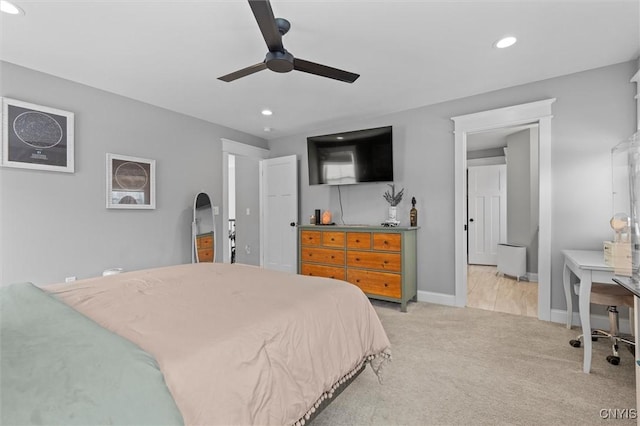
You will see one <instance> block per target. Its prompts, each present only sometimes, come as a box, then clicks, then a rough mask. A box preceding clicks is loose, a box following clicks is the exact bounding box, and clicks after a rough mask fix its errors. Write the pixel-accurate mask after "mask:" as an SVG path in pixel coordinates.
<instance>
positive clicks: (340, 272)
mask: <svg viewBox="0 0 640 426" xmlns="http://www.w3.org/2000/svg"><path fill="white" fill-rule="evenodd" d="M300 274H302V275H309V276H312V277H326V278H335V279H336V280H344V279H345V273H344V268H338V267H336V266H325V265H316V264H312V263H302V266H301V268H300Z"/></svg>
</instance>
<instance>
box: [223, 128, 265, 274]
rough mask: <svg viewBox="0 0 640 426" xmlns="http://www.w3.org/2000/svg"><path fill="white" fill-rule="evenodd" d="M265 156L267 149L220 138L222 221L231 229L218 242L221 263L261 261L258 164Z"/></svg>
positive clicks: (256, 262)
mask: <svg viewBox="0 0 640 426" xmlns="http://www.w3.org/2000/svg"><path fill="white" fill-rule="evenodd" d="M268 156H269V150H266V149H262V148H258V147H255V146H252V145H247V144H243V143H239V142H234V141H230V140H228V139H222V199H223V200H224V204H223V208H222V223H223V224H224V226H226V227H227V229H228V230H229V232H231V231H233V234H229V237H231V236H232V237H233V239H231V238H227V239H226V240H225V241H224V242H223V244H222V248H223V262H225V263H231V261H232V260H233V262H234V263H244V264H249V265H256V266H259V265H260V264H261V259H260V256H261V251H260V244H261V238H260V170H259V166H260V160H262V159H264V158H268ZM223 229H224V228H223ZM232 250H233V251H232Z"/></svg>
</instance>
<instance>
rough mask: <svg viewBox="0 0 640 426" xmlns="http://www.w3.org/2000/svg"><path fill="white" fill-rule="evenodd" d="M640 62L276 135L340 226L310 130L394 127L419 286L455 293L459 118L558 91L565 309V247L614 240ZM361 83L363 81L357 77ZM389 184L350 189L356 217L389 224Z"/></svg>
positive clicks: (274, 145)
mask: <svg viewBox="0 0 640 426" xmlns="http://www.w3.org/2000/svg"><path fill="white" fill-rule="evenodd" d="M637 67H638V61H637V60H633V61H630V62H626V63H622V64H617V65H613V66H609V67H604V68H599V69H595V70H590V71H585V72H581V73H577V74H572V75H568V76H564V77H559V78H554V79H549V80H544V81H540V82H536V83H531V84H526V85H522V86H516V87H512V88H508V89H503V90H498V91H494V92H490V93H485V94H481V95H477V96H472V97H468V98H464V99H458V100H454V101H450V102H445V103H441V104H437V105H431V106H426V107H423V108H418V109H414V110H410V111H404V112H400V113H396V114H390V115H385V116H382V117H377V118H372V119H369V120H356V121H349V122H345V123H343V124H342V125H336V126H333V127H328V128H324V129H315V130H313V131H310V132H309V134H306V133H305V134H300V135H297V136H291V137H286V138H281V139H278V140H273V141H270V142H269V147H270V149H271V155H272V156H273V157H277V156H282V155H288V154H297V155H299V156H300V157H299V158H301V164H300V170H301V179H300V189H301V191H300V205H301V211H300V216H301V217H302V218H304V219H305V221H306V220H307V218H308V216H309V215H310V214H311V213H312V212H313V209H314V208H321V209H330V210H332V212H333V214H334V217H335V219H336V222H338V223H340V214H339V212H340V207H339V202H338V188H336V187H323V186H317V187H309V185H308V176H307V174H306V170H307V161H306V142H305V139H306V137H307V136H310V135H317V134H323V133H334V132H340V131H346V130H355V129H361V128H367V127H377V126H383V125H393V132H394V167H395V181H396V185H397V186H398V187H399V188H403V187H404V188H405V193H406V196H407V197H406V198H405V200H404V201H403V202H402V203H401V204H400V205H399V206H398V217H399V218H400V220H401V221H402V223H403V224H404V225H406V224H408V221H409V213H408V212H409V209H410V207H411V204H410V203H409V200H410V199H411V197H412V196H415V197H416V200H417V202H418V203H417V205H416V207H417V209H418V224H419V225H420V226H421V229H420V230H419V231H418V256H419V261H418V289H419V290H421V291H428V292H435V293H441V294H446V295H453V294H454V292H455V291H454V288H455V283H454V273H455V270H454V247H455V245H454V223H453V218H454V158H453V157H454V138H453V133H452V132H453V122H452V121H451V117H454V116H458V115H464V114H470V113H474V112H478V111H484V110H489V109H494V108H501V107H506V106H510V105H517V104H522V103H526V102H533V101H538V100H542V99H548V98H554V97H555V98H557V101H556V102H555V103H554V104H553V115H554V118H553V120H552V148H551V156H552V158H551V168H552V172H551V173H552V212H551V215H552V236H551V238H552V240H551V245H552V249H551V250H552V251H551V262H552V271H551V272H552V276H551V279H552V289H551V290H552V295H551V296H552V300H551V306H552V308H554V309H565V307H566V305H565V298H564V293H563V288H562V262H563V259H562V254H561V250H563V249H567V248H574V249H600V248H601V247H602V241H603V240H607V239H610V238H611V229H610V227H609V218H610V216H611V173H610V161H611V160H610V150H611V147H612V146H613V145H615V144H616V143H618V142H619V141H621V140H623V139H626V138H628V137H629V136H630V135H631V134H633V133H634V130H635V128H636V122H635V121H636V107H635V100H634V95H635V87H634V86H635V84H633V83H630V82H629V80H630V78H631V77H632V76H633V75H634V74H635V72H636V71H637ZM356 84H357V83H356ZM386 189H387V187H386V186H385V185H384V184H363V185H351V186H344V187H342V188H341V192H342V205H343V208H344V221H345V222H346V223H373V224H375V223H380V222H381V221H382V220H384V219H385V216H386V210H387V209H386V203H385V201H384V200H383V199H382V194H383V193H384V191H385V190H386Z"/></svg>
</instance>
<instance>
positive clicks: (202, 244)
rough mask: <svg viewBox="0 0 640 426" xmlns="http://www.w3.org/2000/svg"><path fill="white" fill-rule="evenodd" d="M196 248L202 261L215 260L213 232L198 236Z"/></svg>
mask: <svg viewBox="0 0 640 426" xmlns="http://www.w3.org/2000/svg"><path fill="white" fill-rule="evenodd" d="M196 250H198V260H199V261H200V262H213V255H214V253H213V232H207V233H204V234H198V235H197V236H196Z"/></svg>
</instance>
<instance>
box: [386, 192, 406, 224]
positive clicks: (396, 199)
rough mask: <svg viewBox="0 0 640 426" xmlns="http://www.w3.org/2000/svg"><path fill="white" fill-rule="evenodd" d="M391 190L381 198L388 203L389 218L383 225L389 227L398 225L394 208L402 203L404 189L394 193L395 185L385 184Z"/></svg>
mask: <svg viewBox="0 0 640 426" xmlns="http://www.w3.org/2000/svg"><path fill="white" fill-rule="evenodd" d="M387 185H388V186H389V187H390V188H391V192H389V190H387V191H386V192H385V193H384V195H383V197H384V199H385V200H386V201H387V203H389V218H388V219H387V220H386V222H385V223H387V224H390V225H394V224H395V225H398V224H399V223H400V222H399V221H398V219H397V214H396V213H397V212H396V206H397V205H398V204H400V201H402V196H403V195H404V188H402V189H401V190H400V191H399V192H396V185H395V184H387Z"/></svg>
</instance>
